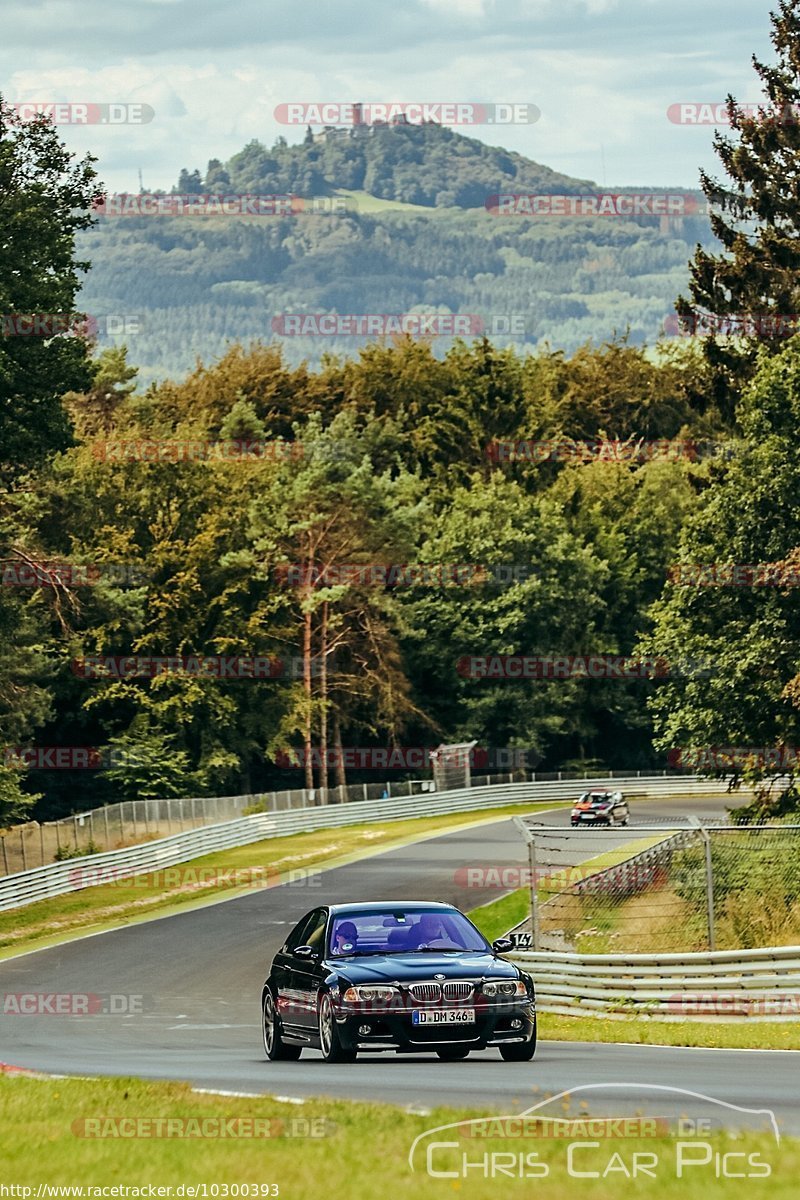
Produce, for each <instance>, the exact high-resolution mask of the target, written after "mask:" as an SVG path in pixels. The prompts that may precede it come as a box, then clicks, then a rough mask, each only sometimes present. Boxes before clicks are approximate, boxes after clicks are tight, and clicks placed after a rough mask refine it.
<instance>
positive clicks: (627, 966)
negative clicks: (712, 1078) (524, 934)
mask: <svg viewBox="0 0 800 1200" xmlns="http://www.w3.org/2000/svg"><path fill="white" fill-rule="evenodd" d="M508 957H509V958H511V959H513V960H514V961H515V962H517V963H518V964H519V965H520V966H521V967H523V968H524V969H525V970H527V971H529V972H530V974H531V975H532V976H533V979H534V982H535V984H536V994H537V1007H538V1008H539V1009H541V1010H542V1011H543V1012H552V1013H560V1014H563V1015H564V1016H576V1015H583V1016H586V1015H591V1016H599V1017H603V1016H604V1017H612V1018H613V1017H616V1018H621V1017H624V1016H631V1015H636V1016H645V1017H650V1018H653V1019H656V1020H666V1021H669V1020H671V1021H681V1020H690V1019H691V1020H698V1019H699V1020H708V1021H714V1022H719V1021H742V1020H748V1021H785V1020H792V1019H800V946H775V947H770V948H767V949H758V950H717V951H705V952H704V951H700V952H694V953H691V954H591V955H588V954H583V955H581V954H563V953H558V952H553V951H540V952H538V953H533V952H525V951H521V952H516V953H512V954H510V955H509V956H508Z"/></svg>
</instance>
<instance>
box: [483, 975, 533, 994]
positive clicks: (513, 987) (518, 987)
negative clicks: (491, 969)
mask: <svg viewBox="0 0 800 1200" xmlns="http://www.w3.org/2000/svg"><path fill="white" fill-rule="evenodd" d="M482 990H483V993H484V995H486V996H527V994H528V989H527V988H526V987H525V984H524V983H523V982H522V980H521V979H518V980H517V982H516V983H514V982H513V981H511V980H508V981H505V980H503V981H498V982H492V981H490V982H487V983H484V985H483V989H482Z"/></svg>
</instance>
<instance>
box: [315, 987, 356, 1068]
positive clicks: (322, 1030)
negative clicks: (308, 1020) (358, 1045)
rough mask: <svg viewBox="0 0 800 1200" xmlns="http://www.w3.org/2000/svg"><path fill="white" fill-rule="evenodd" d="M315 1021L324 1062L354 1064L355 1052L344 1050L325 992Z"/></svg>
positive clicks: (331, 1006)
mask: <svg viewBox="0 0 800 1200" xmlns="http://www.w3.org/2000/svg"><path fill="white" fill-rule="evenodd" d="M317 1019H318V1024H319V1048H320V1050H321V1051H322V1057H323V1058H324V1060H325V1062H333V1063H340V1062H355V1058H356V1051H355V1050H348V1049H346V1048H345V1047H344V1046H343V1045H342V1043H341V1041H340V1039H339V1031H338V1029H337V1028H336V1019H335V1017H334V1015H333V1005H332V1004H331V998H330V996H329V995H328V993H327V992H323V993H322V995H321V996H320V998H319V1005H318V1007H317Z"/></svg>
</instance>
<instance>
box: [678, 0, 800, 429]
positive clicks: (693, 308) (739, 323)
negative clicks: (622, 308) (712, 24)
mask: <svg viewBox="0 0 800 1200" xmlns="http://www.w3.org/2000/svg"><path fill="white" fill-rule="evenodd" d="M772 24H773V30H772V34H771V40H772V43H773V45H774V47H775V50H776V53H777V56H778V62H777V64H776V65H774V66H769V65H767V64H765V63H763V62H761V61H760V60H759V59H758V58H756V57H755V56H753V66H754V68H755V71H756V73H757V74H758V76H759V78H760V79H761V82H762V85H763V90H764V93H765V99H764V102H763V104H762V105H760V106H759V110H758V111H757V112H756V113H752V112H748V111H747V110H746V109H745V108H743V107H742V106H740V105H739V104H737V102H736V101H735V100H734V98H733V96H730V95H729V96H728V98H727V99H728V116H729V120H730V125H731V129H732V130H733V132H734V135H735V136H728V135H726V134H721V133H717V134H715V137H714V149H715V151H716V153H717V155H718V157H719V159H720V161H721V162H722V165H723V167H724V168H725V173H726V175H727V181H720V180H718V179H715V178H713V177H711V176H709V175H708V174H707V173H706V172H705V171H701V173H700V181H701V187H702V189H703V192H704V194H705V196H706V198H707V199H708V201H709V205H710V221H711V228H712V230H713V232H714V234H715V235H716V237H717V238H718V239H719V241H720V242H721V243H722V246H723V251H722V253H720V254H710V253H707V252H706V251H705V250H703V248H702V247H701V246H700V245H698V246H697V249H696V252H695V256H694V259H693V261H692V262H691V264H690V268H691V283H690V293H691V300H689V299H687V298H686V297H684V296H681V297H679V299H678V301H677V303H676V306H675V307H676V309H677V311H678V313H679V315H680V317H681V318H682V320H683V322H684V324H685V326H687V327H688V329H689V331H690V332H701V331H703V330H704V329H705V328H707V327H708V328H710V330H711V331H712V332H713V329H714V327H715V325H716V328H717V330H718V331H722V332H727V331H728V330H730V332H734V331H737V332H741V333H742V334H743V336H744V340H742V339H741V338H738V337H737V340H736V342H730V341H728V340H727V339H726V341H725V342H724V343H720V342H715V341H714V338H713V336H710V337H709V338H707V339H706V341H705V343H704V348H705V352H706V356H707V358H708V361H709V363H710V364H712V366H713V367H714V368H715V374H716V391H717V400H718V402H719V403H720V405H721V408H722V410H723V412H726V410H727V413H726V415H728V416H730V415H731V413H732V404H733V400H734V398H735V395H736V393H737V392H738V390H739V388H740V386H741V383H742V382H743V380H744V379H745V378H747V377H748V376H749V375H750V374H751V373H752V369H753V366H754V361H755V352H756V348H757V346H758V345H759V344H767V345H768V346H771V347H772V348H774V349H775V350H777V349H779V348H780V345H781V344H782V342H783V341H784V340H785V338H786V336H787V333H791V332H794V331H795V328H796V325H795V322H794V321H793V320H789V321H787V317H792V316H793V315H794V314H796V313H797V312H798V311H799V310H800V0H779V10H778V12H776V13H773V14H772ZM708 314H712V316H713V317H717V318H720V317H721V318H731V323H730V325H723V326H722V329H721V330H720V327H719V325H718V324H717V323H715V322H714V321H713V320H712V321H710V322H707V321H704V317H707V315H708Z"/></svg>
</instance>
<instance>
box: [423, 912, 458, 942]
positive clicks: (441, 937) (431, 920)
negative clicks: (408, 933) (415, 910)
mask: <svg viewBox="0 0 800 1200" xmlns="http://www.w3.org/2000/svg"><path fill="white" fill-rule="evenodd" d="M413 938H414V942H415V944H416V946H417V948H419V947H420V946H441V947H443V948H447V947H452V946H454V944H455V943H454V942H453V941H452V939H451V938H450V935H449V934H448V932H447V930H446V929H445V927H444V924H443V922H442V918H441V917H440V916H439V915H438V913H423V914H422V916H421V917H420V919H419V921H418V922H417V924H416V925H415V926H414V930H413Z"/></svg>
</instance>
